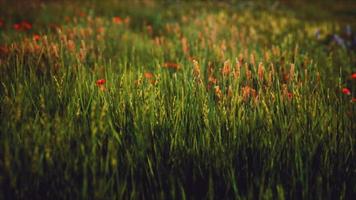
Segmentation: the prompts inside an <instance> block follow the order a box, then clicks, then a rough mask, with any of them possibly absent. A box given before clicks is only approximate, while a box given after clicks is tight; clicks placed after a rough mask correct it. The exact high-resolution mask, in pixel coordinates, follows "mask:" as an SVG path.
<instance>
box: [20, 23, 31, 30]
mask: <svg viewBox="0 0 356 200" xmlns="http://www.w3.org/2000/svg"><path fill="white" fill-rule="evenodd" d="M21 28H22V29H23V30H25V31H28V30H31V29H32V24H31V23H29V22H28V21H22V22H21Z"/></svg>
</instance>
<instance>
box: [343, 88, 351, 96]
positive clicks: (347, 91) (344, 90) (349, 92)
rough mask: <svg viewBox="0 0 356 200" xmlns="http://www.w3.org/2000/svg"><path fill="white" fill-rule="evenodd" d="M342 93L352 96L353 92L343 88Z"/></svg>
mask: <svg viewBox="0 0 356 200" xmlns="http://www.w3.org/2000/svg"><path fill="white" fill-rule="evenodd" d="M341 91H342V93H343V94H346V95H350V94H351V91H350V89H348V88H342V90H341Z"/></svg>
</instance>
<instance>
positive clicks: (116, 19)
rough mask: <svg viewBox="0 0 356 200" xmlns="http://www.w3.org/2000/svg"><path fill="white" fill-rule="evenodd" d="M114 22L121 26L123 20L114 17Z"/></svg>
mask: <svg viewBox="0 0 356 200" xmlns="http://www.w3.org/2000/svg"><path fill="white" fill-rule="evenodd" d="M112 22H114V24H121V23H122V19H121V17H114V18H112Z"/></svg>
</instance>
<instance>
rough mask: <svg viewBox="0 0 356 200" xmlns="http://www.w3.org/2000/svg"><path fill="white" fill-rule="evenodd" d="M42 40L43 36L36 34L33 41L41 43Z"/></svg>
mask: <svg viewBox="0 0 356 200" xmlns="http://www.w3.org/2000/svg"><path fill="white" fill-rule="evenodd" d="M40 39H41V36H40V35H38V34H35V35H34V36H33V41H36V42H37V41H39V40H40Z"/></svg>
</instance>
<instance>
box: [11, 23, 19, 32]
mask: <svg viewBox="0 0 356 200" xmlns="http://www.w3.org/2000/svg"><path fill="white" fill-rule="evenodd" d="M12 28H14V29H15V30H16V31H19V30H21V25H20V24H14V25H13V26H12Z"/></svg>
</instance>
